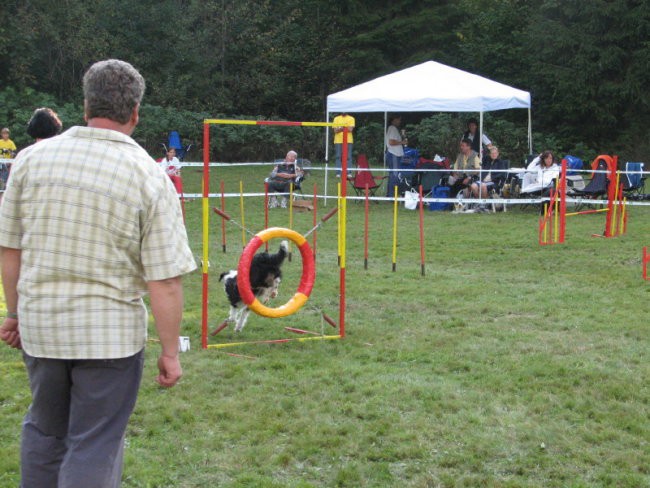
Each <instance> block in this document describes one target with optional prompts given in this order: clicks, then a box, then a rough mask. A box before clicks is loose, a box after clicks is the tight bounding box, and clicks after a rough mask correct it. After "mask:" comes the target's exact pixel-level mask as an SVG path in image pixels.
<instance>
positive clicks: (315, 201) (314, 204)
mask: <svg viewBox="0 0 650 488" xmlns="http://www.w3.org/2000/svg"><path fill="white" fill-rule="evenodd" d="M317 189H318V187H317V186H316V183H314V191H313V194H312V198H313V201H312V207H314V208H313V209H312V225H313V226H314V227H316V221H317V215H316V214H317V213H318V198H317V197H316V191H317ZM311 248H312V251H314V261H315V260H316V232H314V235H313V237H312V238H311Z"/></svg>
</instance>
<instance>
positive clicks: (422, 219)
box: [418, 185, 424, 276]
mask: <svg viewBox="0 0 650 488" xmlns="http://www.w3.org/2000/svg"><path fill="white" fill-rule="evenodd" d="M418 191H419V194H420V195H419V197H420V202H419V203H420V205H419V207H420V270H421V273H422V276H424V201H423V200H422V185H420V187H419V188H418Z"/></svg>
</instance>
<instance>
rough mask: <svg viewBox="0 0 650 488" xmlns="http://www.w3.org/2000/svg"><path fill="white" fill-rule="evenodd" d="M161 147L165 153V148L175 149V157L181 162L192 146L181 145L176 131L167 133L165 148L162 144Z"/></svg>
mask: <svg viewBox="0 0 650 488" xmlns="http://www.w3.org/2000/svg"><path fill="white" fill-rule="evenodd" d="M163 146H164V147H165V151H167V148H174V149H176V157H177V158H178V160H179V161H183V159H185V156H186V155H187V153H188V152H190V149H191V147H192V144H188V145H187V146H183V144H181V136H180V134H179V133H178V131H176V130H173V131H171V132H170V133H169V140H168V141H167V145H166V146H165V145H164V144H163Z"/></svg>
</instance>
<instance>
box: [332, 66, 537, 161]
mask: <svg viewBox="0 0 650 488" xmlns="http://www.w3.org/2000/svg"><path fill="white" fill-rule="evenodd" d="M510 108H527V109H528V145H529V150H530V151H531V152H532V133H531V114H530V93H528V92H526V91H523V90H518V89H516V88H512V87H510V86H507V85H504V84H502V83H498V82H496V81H492V80H489V79H487V78H483V77H482V76H478V75H474V74H471V73H467V72H465V71H461V70H459V69H457V68H452V67H451V66H447V65H444V64H441V63H437V62H435V61H427V62H425V63H422V64H418V65H416V66H412V67H411V68H406V69H403V70H401V71H397V72H395V73H391V74H389V75H385V76H381V77H379V78H375V79H374V80H371V81H367V82H365V83H362V84H360V85H357V86H353V87H352V88H348V89H347V90H343V91H340V92H338V93H333V94H331V95H329V96H328V97H327V112H326V120H327V121H329V120H330V114H331V113H358V112H384V119H386V114H387V113H388V112H479V113H480V123H479V131H480V136H481V137H482V134H483V112H488V111H493V110H505V109H510ZM384 125H385V124H384ZM326 132H327V133H326V138H327V139H326V140H327V141H329V128H328V130H327V131H326ZM325 147H326V149H325V159H328V155H329V151H328V149H329V144H326V146H325Z"/></svg>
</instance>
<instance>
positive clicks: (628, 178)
mask: <svg viewBox="0 0 650 488" xmlns="http://www.w3.org/2000/svg"><path fill="white" fill-rule="evenodd" d="M643 166H644V164H643V163H633V162H627V163H625V178H623V191H624V192H625V193H628V194H631V195H637V194H640V193H643V189H644V187H645V175H644V174H643V173H642V171H643Z"/></svg>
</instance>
